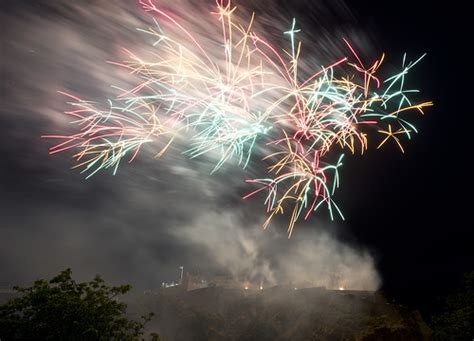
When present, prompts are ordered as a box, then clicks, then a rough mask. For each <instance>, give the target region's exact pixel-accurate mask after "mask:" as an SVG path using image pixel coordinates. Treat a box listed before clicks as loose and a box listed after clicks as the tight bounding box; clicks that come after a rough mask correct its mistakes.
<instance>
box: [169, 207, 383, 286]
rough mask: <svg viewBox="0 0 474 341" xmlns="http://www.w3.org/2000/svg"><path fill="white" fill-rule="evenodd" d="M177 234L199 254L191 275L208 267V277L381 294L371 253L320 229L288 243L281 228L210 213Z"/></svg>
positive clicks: (299, 235) (305, 230)
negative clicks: (249, 224) (249, 223)
mask: <svg viewBox="0 0 474 341" xmlns="http://www.w3.org/2000/svg"><path fill="white" fill-rule="evenodd" d="M172 232H173V235H174V236H175V237H176V238H180V239H182V240H183V241H184V242H185V243H186V245H188V246H189V247H191V248H193V249H195V251H196V252H195V253H196V254H198V255H199V257H198V259H195V260H192V261H191V264H190V265H191V269H192V270H191V273H192V271H193V270H194V272H196V271H198V272H199V269H203V270H205V272H204V275H206V274H209V271H213V272H214V273H221V274H227V275H230V276H231V277H233V278H235V279H238V280H241V281H249V282H251V283H263V285H264V286H272V285H278V284H284V285H288V284H293V285H294V286H298V285H305V286H322V287H326V288H328V289H339V288H347V289H354V290H376V289H378V287H379V285H380V278H379V276H378V275H377V271H376V270H375V264H374V259H373V258H372V256H371V255H370V254H369V253H368V252H367V251H365V250H360V249H357V248H355V247H354V246H349V245H346V244H343V243H342V242H340V241H338V240H337V239H335V238H334V237H333V236H331V235H330V234H329V233H328V232H326V231H323V230H321V229H319V230H314V229H313V230H308V229H304V230H301V231H298V233H297V234H296V235H295V236H294V237H293V238H292V239H290V240H288V238H287V235H286V233H285V231H284V230H282V229H276V228H269V229H267V230H263V229H261V228H260V226H258V224H256V223H254V224H251V226H248V221H245V219H243V217H241V216H238V215H236V214H233V213H230V212H224V213H221V214H219V213H212V212H211V213H206V214H204V215H202V216H200V217H198V218H197V219H196V220H194V221H192V223H190V224H189V225H186V226H184V227H183V228H181V229H177V230H173V231H172ZM211 273H212V272H211Z"/></svg>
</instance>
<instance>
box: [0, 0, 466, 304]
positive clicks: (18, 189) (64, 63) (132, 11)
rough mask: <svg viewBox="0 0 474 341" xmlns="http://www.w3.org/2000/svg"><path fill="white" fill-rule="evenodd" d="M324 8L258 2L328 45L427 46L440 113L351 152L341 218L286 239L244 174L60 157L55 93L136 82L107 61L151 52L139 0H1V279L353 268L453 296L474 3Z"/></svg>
mask: <svg viewBox="0 0 474 341" xmlns="http://www.w3.org/2000/svg"><path fill="white" fill-rule="evenodd" d="M329 2H330V3H331V5H329V4H326V2H324V1H317V2H316V1H314V2H312V1H309V0H308V1H295V2H294V4H291V5H290V2H288V1H269V0H268V1H266V2H265V4H267V5H266V6H265V5H261V6H259V7H258V8H255V10H256V11H257V13H258V14H259V15H262V16H263V18H264V19H265V20H266V21H265V22H266V24H267V25H272V18H274V19H275V20H277V19H278V18H276V17H275V16H272V15H271V13H273V12H277V13H279V14H280V18H286V19H287V22H280V23H279V24H278V25H276V24H275V27H276V29H278V30H279V29H280V28H282V29H283V28H284V27H286V26H284V27H283V25H288V24H289V23H290V20H291V18H292V17H293V16H295V17H296V18H297V19H298V20H299V22H300V23H301V24H300V26H301V28H302V30H303V31H304V32H305V34H307V35H308V36H309V37H310V39H312V40H314V44H315V45H316V46H318V47H327V44H325V43H324V39H322V38H321V39H319V36H318V34H320V35H321V37H323V38H324V37H328V36H329V37H334V36H336V37H340V36H341V35H345V36H348V37H350V38H353V39H355V40H356V43H358V46H360V47H367V50H366V51H367V55H368V56H370V57H372V58H375V57H378V55H379V54H380V53H381V52H386V53H387V54H388V57H389V59H390V61H389V62H388V63H389V65H392V66H396V65H399V64H398V63H399V61H400V60H401V57H402V55H403V53H404V52H407V53H408V54H409V56H412V57H413V58H415V57H416V56H419V55H421V54H423V53H425V52H426V53H427V54H428V55H427V57H426V58H425V59H424V60H423V62H422V63H420V65H419V66H417V67H416V69H415V70H414V71H413V75H412V76H411V78H410V82H413V84H414V86H416V87H417V88H419V89H421V90H422V94H421V97H422V98H423V99H424V100H433V102H434V104H435V106H434V107H433V108H430V109H428V110H427V114H426V115H425V116H424V117H418V118H416V119H415V122H416V126H417V127H418V128H419V131H420V134H418V135H415V137H414V138H413V139H412V140H411V141H408V142H406V143H405V144H404V147H405V151H406V153H405V154H403V155H402V154H401V153H399V152H398V150H397V148H396V146H395V145H389V146H387V147H386V148H385V149H384V150H382V151H377V150H375V148H372V149H370V148H369V152H368V153H367V154H366V155H365V156H364V157H359V156H348V157H347V158H346V160H345V164H344V167H343V169H342V171H341V178H342V183H341V188H340V189H339V192H338V194H337V196H336V199H337V201H338V204H339V205H340V206H341V207H342V208H343V210H344V215H345V217H346V220H345V221H340V220H336V221H335V222H331V221H329V219H328V218H327V217H326V216H325V214H321V216H318V217H315V218H314V219H313V220H311V221H310V222H309V223H307V224H302V225H301V226H300V227H297V230H296V233H295V236H294V238H292V239H291V240H290V241H288V240H287V239H286V235H285V233H286V232H285V228H284V226H283V224H284V221H277V222H276V223H275V225H274V226H273V227H272V228H271V229H270V231H268V230H267V231H265V232H264V231H262V230H261V229H260V227H259V224H261V222H262V218H263V208H262V206H261V203H260V202H259V201H258V200H254V201H253V202H251V203H249V202H242V201H241V200H240V199H239V197H240V196H241V195H242V194H243V193H245V187H244V185H243V184H242V179H244V178H245V176H246V174H245V172H244V171H243V170H240V169H238V168H237V167H230V166H229V167H225V168H224V169H223V171H222V172H220V173H219V174H217V175H213V176H212V177H211V176H209V175H208V174H209V172H210V170H211V169H212V167H210V165H209V162H207V160H205V159H198V160H197V161H189V160H186V159H185V158H183V157H182V156H181V155H180V154H179V153H178V152H171V153H170V154H169V155H166V156H165V157H164V158H163V159H160V160H154V159H153V158H152V157H146V156H143V157H140V158H139V159H138V160H137V162H136V164H135V165H132V166H128V165H125V166H124V167H123V168H122V169H121V170H120V171H119V173H118V174H117V176H115V177H114V176H112V175H111V174H110V173H109V172H103V173H102V174H99V175H97V176H96V177H93V178H92V179H90V180H87V181H86V180H84V176H83V175H81V174H79V172H77V171H76V170H71V169H70V168H71V166H72V165H73V163H72V161H71V160H70V158H69V156H70V155H61V156H54V157H51V156H49V155H48V147H50V146H51V142H49V141H45V140H44V139H41V138H40V136H41V135H44V134H47V133H53V132H58V131H60V130H61V129H64V127H66V121H65V120H64V117H63V116H62V115H61V113H62V112H63V111H64V110H67V105H66V104H65V99H64V98H62V97H61V95H59V94H58V93H57V92H56V91H57V90H62V89H66V90H68V91H70V92H73V93H75V94H78V95H80V97H83V98H88V99H93V100H95V101H101V100H102V101H103V100H104V98H107V96H111V91H112V89H111V88H110V84H117V83H121V84H122V83H125V84H126V83H127V82H128V81H129V80H128V79H127V76H126V75H124V74H123V73H119V72H117V71H116V70H115V69H114V67H113V66H111V65H110V64H107V63H106V61H107V60H120V54H119V48H118V47H119V46H127V47H128V46H130V45H131V46H134V45H137V46H139V47H142V46H144V45H145V43H146V42H145V43H144V42H141V41H140V39H141V36H140V35H139V34H137V32H136V31H135V27H144V26H146V24H147V22H149V18H148V19H147V15H146V14H144V13H142V12H141V10H140V9H139V8H138V6H137V5H136V4H135V2H134V1H133V0H129V1H116V2H111V3H113V4H109V5H103V4H104V3H103V2H101V1H92V0H91V1H85V0H84V1H76V2H74V4H69V2H68V1H60V0H58V1H46V0H45V1H26V0H18V1H1V2H0V6H1V10H2V11H1V14H0V23H1V24H0V25H1V33H0V37H1V40H2V43H1V47H0V48H1V55H0V58H1V70H0V71H1V83H0V96H1V97H0V100H1V106H0V129H1V135H0V155H1V156H2V158H1V166H0V236H1V237H0V289H3V288H8V287H11V286H13V285H15V284H27V283H29V282H30V281H31V280H33V279H35V278H38V277H49V276H52V275H53V274H55V273H57V272H58V271H60V270H61V269H64V268H66V267H72V269H73V272H74V273H75V274H77V276H79V277H82V278H87V277H89V278H90V277H91V276H92V275H94V274H95V273H101V274H103V275H104V277H105V278H106V279H108V280H111V281H115V282H127V283H131V284H132V285H134V286H135V287H137V288H138V289H146V288H153V287H157V286H159V285H161V282H162V281H168V280H170V279H173V278H174V277H176V273H177V268H178V266H180V265H184V266H185V267H187V268H191V269H194V270H195V271H201V272H204V273H215V272H219V271H222V269H223V268H224V269H226V268H227V269H231V270H230V271H231V272H232V273H242V271H247V270H246V269H248V268H249V267H250V268H253V269H254V270H255V272H256V273H266V274H268V277H269V278H270V277H272V276H273V277H275V278H274V280H275V281H278V279H279V278H280V277H285V276H282V275H281V274H282V273H285V275H286V276H298V275H299V274H300V273H303V272H305V271H308V268H309V269H311V267H314V269H315V270H314V271H315V273H317V275H318V276H323V275H322V274H325V273H327V272H328V271H329V272H330V271H332V270H331V269H334V268H337V269H340V267H342V268H344V269H346V270H347V271H348V273H349V276H353V275H354V273H358V272H359V273H363V274H364V275H363V276H365V277H363V278H362V279H357V281H355V282H354V283H371V284H370V285H372V284H374V285H377V283H381V289H382V290H383V291H384V292H386V293H387V296H388V297H389V298H391V299H395V300H396V301H397V302H401V303H404V304H407V305H409V306H411V307H414V308H421V309H429V308H430V307H431V306H433V304H434V303H433V302H435V299H436V297H437V296H440V295H444V294H446V293H448V292H450V291H452V290H454V289H455V288H456V287H457V286H458V285H459V283H460V281H461V279H462V275H463V273H465V272H467V271H472V270H474V251H473V250H474V248H473V246H472V244H473V239H474V232H473V228H472V225H473V224H472V220H471V219H469V218H470V217H469V216H470V214H471V205H472V199H471V197H470V193H472V189H473V188H472V182H473V181H472V177H471V167H470V158H471V150H470V146H471V144H472V142H471V140H470V139H471V136H472V124H473V119H472V114H471V109H470V106H469V103H470V97H469V96H470V90H471V89H470V87H471V86H472V85H471V84H470V80H471V79H472V78H471V77H472V72H471V71H472V65H470V60H469V58H470V55H469V52H468V50H469V39H468V37H467V32H468V28H467V27H468V25H469V22H468V21H467V20H464V18H463V16H465V15H466V16H467V11H466V10H465V9H464V10H463V8H462V6H460V5H456V4H455V3H454V2H450V3H449V4H446V3H444V4H441V3H440V2H437V1H427V0H426V1H424V0H423V1H416V0H413V1H408V0H402V1H393V2H380V1H368V0H367V1H350V2H349V1H347V2H346V4H343V3H342V2H339V1H337V2H332V1H327V3H329ZM193 3H194V4H196V3H199V2H196V1H194V2H193ZM238 3H239V4H240V5H241V6H242V5H245V1H239V2H238ZM195 6H197V5H195ZM269 8H271V9H270V10H269ZM266 12H269V13H266ZM464 13H466V14H464ZM280 26H282V27H280ZM336 52H337V51H336ZM325 56H326V55H325V53H322V56H321V57H322V58H323V57H325ZM148 156H149V155H148ZM204 239H205V240H204ZM310 242H312V243H313V244H311V243H310ZM249 245H250V246H249ZM311 245H313V246H311ZM302 250H304V251H305V252H302ZM237 258H240V259H242V258H245V259H247V260H246V261H244V262H243V263H242V261H241V260H240V261H237V260H236V259H237ZM196 269H197V270H196ZM253 275H255V274H251V276H253ZM257 275H258V274H256V275H255V276H257ZM285 278H286V277H285ZM359 280H360V282H358V281H359ZM269 281H270V280H269Z"/></svg>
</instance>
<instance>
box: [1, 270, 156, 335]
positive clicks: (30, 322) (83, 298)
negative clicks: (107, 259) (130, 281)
mask: <svg viewBox="0 0 474 341" xmlns="http://www.w3.org/2000/svg"><path fill="white" fill-rule="evenodd" d="M71 274H72V271H71V269H66V270H64V271H62V272H60V273H59V275H57V276H56V277H54V278H53V279H52V280H50V281H46V280H37V281H35V282H34V284H33V286H32V287H27V288H20V287H15V288H14V290H15V291H17V292H18V293H19V294H20V295H19V297H16V298H13V299H11V300H9V301H8V302H7V303H5V304H4V305H2V306H0V339H2V340H33V339H34V340H139V339H140V338H141V337H143V334H144V332H143V329H144V327H145V324H146V322H148V321H149V320H150V319H151V317H152V315H153V314H152V313H150V314H147V315H145V316H142V317H141V320H140V321H133V320H129V319H127V317H126V316H125V313H126V310H127V304H125V303H123V302H120V301H118V296H119V295H123V294H125V293H127V292H128V291H130V289H131V286H130V285H122V286H112V287H109V286H107V285H105V282H104V280H103V279H102V278H101V277H100V276H98V275H97V276H96V277H95V278H94V279H93V280H92V281H91V282H84V283H77V282H76V281H74V280H73V279H72V277H71ZM153 339H157V336H156V337H155V336H153Z"/></svg>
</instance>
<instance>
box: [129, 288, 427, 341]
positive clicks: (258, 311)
mask: <svg viewBox="0 0 474 341" xmlns="http://www.w3.org/2000/svg"><path fill="white" fill-rule="evenodd" d="M130 308H131V311H133V313H132V314H138V313H140V312H142V311H145V310H148V311H153V312H154V313H155V314H156V315H155V317H154V318H153V321H152V322H151V323H150V324H149V326H148V329H149V330H150V331H156V332H158V333H159V334H160V335H161V336H162V337H163V338H164V339H165V340H177V341H181V340H183V341H184V340H186V341H188V340H431V331H430V329H429V328H428V327H427V326H426V324H425V323H424V322H423V320H422V318H421V315H420V314H419V313H418V312H412V311H410V310H408V309H407V308H405V307H402V306H398V305H393V304H389V303H388V302H387V301H386V299H385V298H384V297H383V296H382V295H381V294H380V293H373V292H357V291H332V290H325V289H323V288H309V289H298V290H295V289H293V288H288V287H273V288H269V289H265V290H236V289H235V290H234V289H224V288H220V287H211V288H204V289H199V290H193V291H184V290H181V289H180V288H179V287H175V288H168V289H163V290H159V291H157V292H155V293H148V294H145V295H143V296H141V297H139V298H138V300H137V301H136V302H135V304H130Z"/></svg>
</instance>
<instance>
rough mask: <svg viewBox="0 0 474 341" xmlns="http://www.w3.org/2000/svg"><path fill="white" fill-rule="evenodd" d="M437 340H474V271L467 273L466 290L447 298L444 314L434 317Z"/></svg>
mask: <svg viewBox="0 0 474 341" xmlns="http://www.w3.org/2000/svg"><path fill="white" fill-rule="evenodd" d="M432 324H433V331H434V336H435V340H472V339H473V338H474V271H473V272H470V273H467V274H466V275H465V279H464V290H462V291H459V292H457V293H455V294H451V295H449V296H448V297H447V298H446V302H445V306H444V309H443V312H442V313H440V314H439V315H435V316H433V317H432Z"/></svg>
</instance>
